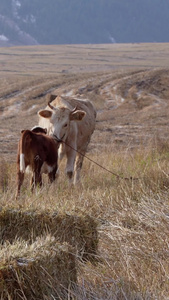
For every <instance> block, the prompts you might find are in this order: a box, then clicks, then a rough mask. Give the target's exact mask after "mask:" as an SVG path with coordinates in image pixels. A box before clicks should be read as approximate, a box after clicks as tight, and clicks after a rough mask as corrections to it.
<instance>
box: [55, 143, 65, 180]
mask: <svg viewBox="0 0 169 300" xmlns="http://www.w3.org/2000/svg"><path fill="white" fill-rule="evenodd" d="M64 155H65V145H62V144H61V145H60V146H59V150H58V161H59V165H60V163H61V161H62V159H63V157H64ZM58 177H59V167H57V170H56V174H55V178H56V179H58Z"/></svg>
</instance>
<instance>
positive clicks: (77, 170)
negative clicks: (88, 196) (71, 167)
mask: <svg viewBox="0 0 169 300" xmlns="http://www.w3.org/2000/svg"><path fill="white" fill-rule="evenodd" d="M82 154H83V152H82ZM83 159H84V155H81V154H79V153H78V154H77V157H76V161H75V175H74V184H76V183H78V182H79V181H80V172H81V169H82V165H83Z"/></svg>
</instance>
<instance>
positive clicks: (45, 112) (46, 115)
mask: <svg viewBox="0 0 169 300" xmlns="http://www.w3.org/2000/svg"><path fill="white" fill-rule="evenodd" d="M38 115H39V116H41V117H43V118H46V119H50V118H51V116H52V111H50V110H47V109H44V110H40V111H38Z"/></svg>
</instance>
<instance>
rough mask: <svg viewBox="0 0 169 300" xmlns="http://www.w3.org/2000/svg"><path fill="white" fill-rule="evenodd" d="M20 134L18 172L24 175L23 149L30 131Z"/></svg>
mask: <svg viewBox="0 0 169 300" xmlns="http://www.w3.org/2000/svg"><path fill="white" fill-rule="evenodd" d="M21 133H22V138H21V141H20V172H22V173H24V172H25V169H26V168H25V147H26V142H27V141H28V139H29V138H30V131H28V130H24V131H22V132H21ZM27 146H28V145H27Z"/></svg>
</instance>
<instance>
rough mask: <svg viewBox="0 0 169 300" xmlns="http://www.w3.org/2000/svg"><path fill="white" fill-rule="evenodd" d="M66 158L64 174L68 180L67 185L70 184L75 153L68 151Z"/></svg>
mask: <svg viewBox="0 0 169 300" xmlns="http://www.w3.org/2000/svg"><path fill="white" fill-rule="evenodd" d="M66 156H67V165H66V174H67V177H68V179H69V183H72V181H73V171H74V164H75V158H76V152H75V151H74V150H72V149H70V150H69V151H68V152H67V153H66Z"/></svg>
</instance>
